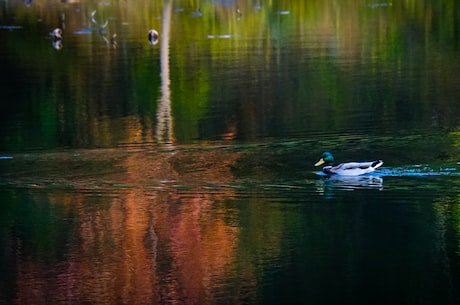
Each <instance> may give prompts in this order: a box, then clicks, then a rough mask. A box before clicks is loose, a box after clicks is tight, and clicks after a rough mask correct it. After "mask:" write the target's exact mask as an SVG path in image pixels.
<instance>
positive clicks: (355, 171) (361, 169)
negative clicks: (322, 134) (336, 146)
mask: <svg viewBox="0 0 460 305" xmlns="http://www.w3.org/2000/svg"><path fill="white" fill-rule="evenodd" d="M322 164H325V165H326V166H324V167H323V173H325V174H326V175H339V176H360V175H364V174H368V173H372V172H373V171H375V170H376V169H377V168H379V167H380V166H382V165H383V161H382V160H376V161H368V162H346V163H340V164H339V165H336V166H333V164H334V156H333V155H332V153H331V152H329V151H325V152H324V153H323V154H322V155H321V159H320V160H319V161H318V162H316V163H315V166H320V165H322Z"/></svg>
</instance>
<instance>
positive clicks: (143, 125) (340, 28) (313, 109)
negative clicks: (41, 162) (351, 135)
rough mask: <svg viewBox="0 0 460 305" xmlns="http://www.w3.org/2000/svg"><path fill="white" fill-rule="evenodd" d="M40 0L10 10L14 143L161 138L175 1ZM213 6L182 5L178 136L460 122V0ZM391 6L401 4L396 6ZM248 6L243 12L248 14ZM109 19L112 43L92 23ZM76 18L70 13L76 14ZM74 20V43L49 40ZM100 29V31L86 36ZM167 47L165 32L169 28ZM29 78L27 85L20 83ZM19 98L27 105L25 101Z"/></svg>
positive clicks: (10, 132)
mask: <svg viewBox="0 0 460 305" xmlns="http://www.w3.org/2000/svg"><path fill="white" fill-rule="evenodd" d="M41 4H42V3H41V1H35V2H34V3H33V4H32V5H31V6H30V7H26V6H24V5H22V4H19V3H13V4H9V5H7V6H6V7H5V8H4V10H6V11H7V12H8V14H11V15H13V16H15V18H8V17H2V19H1V20H0V23H1V24H17V25H20V26H21V28H20V29H17V30H12V31H6V30H2V32H0V33H1V35H2V39H3V40H4V41H6V42H7V43H5V44H2V47H1V49H0V50H1V57H0V59H1V60H2V67H3V68H4V71H5V73H6V74H7V75H9V76H10V77H9V78H8V79H6V80H5V81H3V82H2V88H3V89H4V90H3V92H4V96H5V97H6V99H5V100H8V101H10V102H9V103H7V104H6V105H4V106H5V107H4V110H5V111H2V122H5V125H4V128H2V143H4V144H3V146H5V148H10V149H15V148H16V149H17V148H23V147H25V148H30V147H32V148H39V147H47V148H52V147H63V146H72V147H75V146H77V147H81V146H86V147H88V146H90V147H91V146H113V145H116V144H119V143H133V142H135V143H139V142H142V143H145V142H152V141H156V139H155V135H154V133H153V132H152V129H153V128H155V127H156V125H157V124H158V122H157V113H156V112H157V111H158V107H157V105H158V103H159V100H160V95H161V94H162V92H161V82H162V81H161V70H160V45H157V46H150V45H149V44H148V42H147V39H146V38H147V37H146V36H147V35H146V33H147V31H148V29H150V28H156V29H157V30H159V31H160V32H161V29H162V27H164V26H165V25H164V24H163V21H164V20H162V17H164V16H163V14H164V13H163V11H162V9H163V7H162V6H163V5H162V3H161V2H155V3H149V4H139V3H136V4H134V3H133V4H126V3H112V4H111V5H103V4H97V3H93V2H80V3H72V4H70V3H69V4H64V3H61V4H56V5H55V6H52V7H51V9H50V10H49V14H44V12H43V11H42V6H41ZM387 4H388V5H379V6H375V5H366V3H361V2H359V3H358V2H356V1H344V2H341V3H340V4H338V3H334V4H331V3H329V2H327V1H326V2H324V1H308V2H304V1H294V2H292V1H290V2H283V1H275V2H271V3H263V4H260V6H259V3H258V2H248V3H246V4H244V5H241V6H238V7H237V5H236V4H230V5H227V4H226V3H219V2H216V3H213V2H207V3H203V4H202V6H201V7H200V9H201V12H202V14H201V16H199V17H197V16H194V15H193V12H194V11H196V10H197V9H198V7H196V6H194V5H193V4H191V3H188V2H181V1H178V2H174V3H173V8H172V23H171V29H170V32H171V40H170V41H169V44H168V45H169V50H170V55H169V56H170V57H169V61H168V63H169V65H170V71H171V72H170V81H171V85H170V88H171V101H170V102H171V105H172V117H173V119H174V125H173V128H174V134H175V139H176V141H178V142H179V143H186V142H190V141H194V140H198V139H202V140H209V139H210V140H213V139H219V138H224V139H227V140H228V139H243V140H244V139H245V140H247V139H258V138H260V137H266V136H269V137H273V136H274V137H285V136H295V137H305V136H308V135H310V134H312V133H313V134H315V133H319V132H324V133H330V132H334V133H336V132H337V133H341V132H350V131H353V132H363V133H370V132H377V133H393V132H396V131H399V130H401V129H402V130H413V129H417V130H419V129H421V130H427V129H438V128H444V129H452V128H456V127H457V125H458V120H457V118H458V112H457V110H455V109H457V108H458V107H455V105H456V97H457V89H456V86H457V83H458V78H457V71H458V68H459V61H458V58H457V56H454V55H455V50H457V48H458V40H457V38H456V36H455V35H454V34H453V33H455V29H458V27H459V24H458V22H457V20H459V19H460V18H456V14H458V13H457V12H456V10H454V12H450V11H449V10H447V9H446V7H452V6H455V4H454V1H447V0H446V1H425V2H423V5H422V3H420V2H417V1H409V2H407V1H406V2H401V3H400V2H398V3H387ZM390 4H391V5H390ZM237 9H239V10H240V11H239V12H240V13H238V12H237ZM94 10H96V11H97V13H96V15H95V17H96V18H97V20H98V22H99V23H102V21H103V20H106V21H107V22H108V26H107V28H105V29H104V31H106V32H107V36H109V35H110V33H115V32H116V33H117V38H116V45H110V44H106V42H105V41H104V39H102V37H101V35H106V34H105V32H103V33H100V32H98V31H96V30H95V29H91V27H92V26H93V27H94V24H93V23H92V22H91V20H90V19H91V18H90V16H91V12H92V11H94ZM63 16H65V17H63ZM56 21H59V22H60V23H62V25H65V29H64V40H63V45H64V47H63V48H62V49H61V50H59V51H57V50H53V49H52V46H51V42H50V41H49V40H48V39H46V36H47V34H48V33H49V31H50V30H51V29H52V28H54V27H55V26H56V25H59V24H56ZM82 28H83V29H84V28H90V30H89V34H76V33H79V31H80V30H81V29H82ZM160 44H161V39H160ZM18 82H19V83H21V84H22V85H21V87H20V89H18V88H19V87H18V86H16V85H15V84H16V83H18ZM13 101H14V102H13Z"/></svg>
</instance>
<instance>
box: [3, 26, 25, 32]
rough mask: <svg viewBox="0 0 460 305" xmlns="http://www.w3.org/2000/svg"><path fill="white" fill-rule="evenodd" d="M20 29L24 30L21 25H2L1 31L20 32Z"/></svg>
mask: <svg viewBox="0 0 460 305" xmlns="http://www.w3.org/2000/svg"><path fill="white" fill-rule="evenodd" d="M20 29H22V26H20V25H0V30H8V31H13V30H20Z"/></svg>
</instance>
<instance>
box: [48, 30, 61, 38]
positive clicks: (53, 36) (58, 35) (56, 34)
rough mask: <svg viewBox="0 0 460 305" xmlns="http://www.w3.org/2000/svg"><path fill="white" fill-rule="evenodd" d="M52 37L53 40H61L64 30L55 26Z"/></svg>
mask: <svg viewBox="0 0 460 305" xmlns="http://www.w3.org/2000/svg"><path fill="white" fill-rule="evenodd" d="M50 36H51V39H53V41H61V40H62V30H61V29H60V28H55V29H54V30H53V31H52V32H51V33H50Z"/></svg>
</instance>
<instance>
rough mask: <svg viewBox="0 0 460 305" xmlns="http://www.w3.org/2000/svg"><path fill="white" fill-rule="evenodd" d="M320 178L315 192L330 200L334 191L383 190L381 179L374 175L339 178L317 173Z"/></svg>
mask: <svg viewBox="0 0 460 305" xmlns="http://www.w3.org/2000/svg"><path fill="white" fill-rule="evenodd" d="M317 175H319V176H321V179H319V180H318V182H317V184H316V186H317V192H318V193H320V194H322V195H324V196H326V197H328V198H332V197H333V196H334V190H348V191H353V190H357V189H373V190H379V191H381V190H383V178H382V177H379V176H375V175H362V176H339V175H330V176H327V175H324V174H322V173H321V172H320V173H317Z"/></svg>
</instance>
